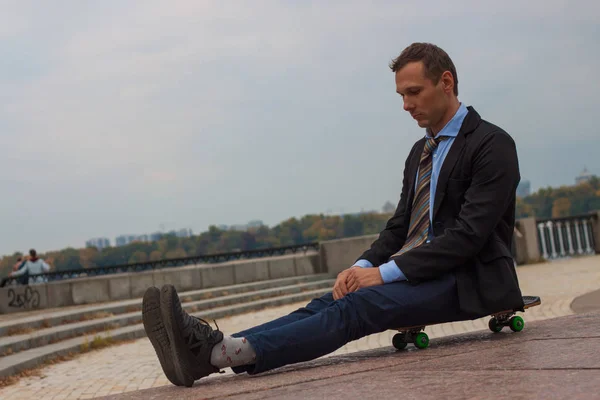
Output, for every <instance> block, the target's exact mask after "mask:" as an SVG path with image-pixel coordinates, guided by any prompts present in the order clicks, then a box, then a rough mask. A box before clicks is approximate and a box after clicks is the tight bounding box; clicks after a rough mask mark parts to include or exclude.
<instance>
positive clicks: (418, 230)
mask: <svg viewBox="0 0 600 400" xmlns="http://www.w3.org/2000/svg"><path fill="white" fill-rule="evenodd" d="M445 139H448V137H447V136H441V137H437V138H429V139H427V141H426V142H425V146H424V147H423V153H422V154H421V161H420V162H419V178H418V181H417V190H416V191H415V197H414V199H413V206H412V212H411V217H410V224H409V228H408V235H407V237H406V241H405V242H404V246H402V249H400V251H398V252H397V253H396V254H394V255H392V257H394V256H398V255H400V254H402V253H405V252H407V251H408V250H410V249H413V248H415V247H418V246H420V245H422V244H423V243H425V241H426V240H427V236H428V234H429V225H430V221H429V203H430V200H429V192H430V188H431V171H432V158H433V157H432V154H431V153H433V150H435V148H436V147H437V146H438V144H439V143H440V141H442V140H445Z"/></svg>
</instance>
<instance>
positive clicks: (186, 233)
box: [175, 229, 192, 238]
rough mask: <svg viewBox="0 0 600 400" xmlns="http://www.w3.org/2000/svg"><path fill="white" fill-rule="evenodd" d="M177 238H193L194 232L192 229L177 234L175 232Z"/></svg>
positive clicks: (179, 231) (181, 230) (182, 230)
mask: <svg viewBox="0 0 600 400" xmlns="http://www.w3.org/2000/svg"><path fill="white" fill-rule="evenodd" d="M175 236H177V237H180V238H189V237H192V230H191V229H180V230H178V231H177V232H175Z"/></svg>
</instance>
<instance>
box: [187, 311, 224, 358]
mask: <svg viewBox="0 0 600 400" xmlns="http://www.w3.org/2000/svg"><path fill="white" fill-rule="evenodd" d="M213 322H214V323H215V326H216V327H217V331H218V330H219V325H217V321H216V320H213ZM184 324H185V326H184V327H183V335H184V336H185V337H187V339H188V343H187V344H188V346H189V348H190V350H193V349H195V348H196V347H199V346H202V345H203V344H205V343H206V342H210V341H211V339H212V340H215V338H214V336H215V331H214V330H213V329H212V328H211V326H210V324H209V323H208V322H206V321H205V320H203V319H202V318H198V317H194V316H192V315H186V318H185V320H184Z"/></svg>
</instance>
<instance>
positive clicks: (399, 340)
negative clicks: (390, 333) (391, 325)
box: [392, 333, 408, 350]
mask: <svg viewBox="0 0 600 400" xmlns="http://www.w3.org/2000/svg"><path fill="white" fill-rule="evenodd" d="M407 344H408V343H406V342H405V341H404V337H403V335H401V334H399V333H397V334H395V335H394V337H393V338H392V345H393V346H394V347H395V348H396V349H398V350H402V349H405V348H406V345H407Z"/></svg>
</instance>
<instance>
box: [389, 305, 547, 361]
mask: <svg viewBox="0 0 600 400" xmlns="http://www.w3.org/2000/svg"><path fill="white" fill-rule="evenodd" d="M523 303H524V305H523V309H524V310H526V309H528V308H531V307H535V306H539V305H540V304H542V299H540V298H539V297H538V296H523ZM517 311H521V310H517V309H514V310H505V311H499V312H496V313H493V314H490V316H491V317H492V318H491V319H490V321H489V323H488V328H490V330H491V331H492V332H494V333H498V332H500V331H502V328H504V327H505V326H508V327H510V329H511V330H512V331H513V332H520V331H522V330H523V328H524V327H525V321H523V318H521V317H520V316H518V315H515V313H516V312H517ZM430 325H438V324H436V323H432V324H427V325H416V326H407V327H402V328H397V329H396V330H397V331H398V332H399V333H397V334H395V335H394V337H393V338H392V345H393V346H394V347H395V348H396V349H398V350H402V349H404V348H406V346H407V345H408V343H414V345H415V347H417V348H418V349H425V348H427V346H429V336H427V334H426V333H425V332H422V331H423V330H424V329H425V327H426V326H430Z"/></svg>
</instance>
